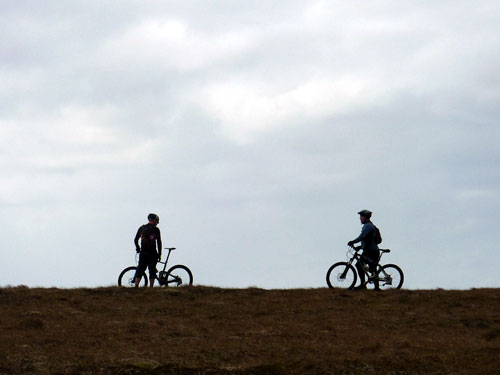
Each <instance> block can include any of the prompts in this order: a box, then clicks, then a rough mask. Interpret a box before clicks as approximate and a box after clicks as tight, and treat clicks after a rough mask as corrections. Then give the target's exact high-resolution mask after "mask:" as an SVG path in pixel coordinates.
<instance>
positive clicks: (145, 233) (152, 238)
mask: <svg viewBox="0 0 500 375" xmlns="http://www.w3.org/2000/svg"><path fill="white" fill-rule="evenodd" d="M148 221H149V222H148V223H147V224H144V225H141V227H140V228H139V229H138V230H137V234H136V235H135V238H134V244H135V250H136V251H137V252H138V253H140V256H139V265H138V266H137V271H136V272H135V276H134V281H135V286H136V287H138V286H139V283H140V282H141V278H142V274H143V273H144V272H145V271H146V268H149V286H150V287H153V285H154V283H155V278H156V263H157V262H158V261H159V260H160V259H161V249H162V247H161V233H160V229H159V228H158V227H157V225H158V223H159V222H160V218H159V217H158V215H156V214H149V215H148ZM139 239H141V246H139ZM157 245H158V248H157Z"/></svg>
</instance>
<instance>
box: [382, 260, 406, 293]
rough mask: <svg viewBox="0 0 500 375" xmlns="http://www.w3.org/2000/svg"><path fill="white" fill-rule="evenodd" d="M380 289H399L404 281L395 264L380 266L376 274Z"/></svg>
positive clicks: (400, 271) (401, 272)
mask: <svg viewBox="0 0 500 375" xmlns="http://www.w3.org/2000/svg"><path fill="white" fill-rule="evenodd" d="M377 277H378V279H379V287H380V289H400V288H401V287H402V286H403V282H404V280H405V277H404V274H403V271H402V270H401V268H399V267H398V266H396V265H395V264H386V265H385V266H382V267H381V268H380V270H379V271H378V273H377Z"/></svg>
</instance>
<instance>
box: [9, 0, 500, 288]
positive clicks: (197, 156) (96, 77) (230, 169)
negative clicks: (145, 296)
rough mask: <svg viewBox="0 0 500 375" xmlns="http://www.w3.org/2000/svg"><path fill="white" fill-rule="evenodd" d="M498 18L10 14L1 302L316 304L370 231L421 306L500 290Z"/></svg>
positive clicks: (103, 4)
mask: <svg viewBox="0 0 500 375" xmlns="http://www.w3.org/2000/svg"><path fill="white" fill-rule="evenodd" d="M499 19H500V3H499V2H498V1H496V0H492V1H488V0H485V1H481V2H474V3H473V2H470V1H457V0H453V1H432V2H430V1H429V2H422V1H399V0H394V1H372V2H366V1H349V2H346V1H289V0H287V1H252V0H246V1H233V0H224V1H223V0H219V1H217V0H214V1H185V0H179V1H152V0H151V1H146V0H136V1H132V0H120V1H102V0H99V1H89V0H85V1H69V0H68V1H43V2H40V1H8V0H2V1H0V82H1V85H0V220H1V226H0V235H1V236H0V254H1V264H2V265H3V275H2V276H3V277H2V281H0V285H2V286H6V285H20V284H24V285H28V286H48V287H49V286H56V287H75V286H107V285H114V284H116V280H117V277H118V274H119V273H120V271H121V269H123V268H124V267H126V266H128V265H132V264H134V262H135V257H134V254H135V251H134V245H133V242H132V240H133V237H134V235H135V232H136V230H137V228H138V227H139V226H140V225H141V224H144V223H145V222H146V216H147V214H148V213H149V212H156V213H157V214H158V215H159V216H160V218H161V221H160V229H161V230H162V234H163V236H164V245H165V246H175V247H177V248H178V250H176V252H175V253H174V254H173V256H172V262H173V264H175V263H183V264H186V265H188V266H189V267H190V268H191V270H192V271H193V273H194V276H195V283H197V284H203V285H215V286H223V287H248V286H257V287H264V288H292V287H325V286H326V282H325V274H326V271H327V269H328V267H329V266H330V265H331V264H332V263H334V262H336V261H340V260H345V252H346V243H347V241H349V240H351V239H353V238H354V237H356V236H357V235H358V234H359V231H360V229H361V226H360V223H359V218H358V216H357V215H356V212H357V211H359V210H360V209H364V208H367V209H370V210H372V211H374V216H373V221H374V222H375V224H376V225H377V226H378V227H379V228H380V229H381V232H382V236H383V239H384V242H383V245H384V247H386V248H391V249H392V250H393V251H392V253H391V254H389V255H387V256H385V258H384V259H383V263H397V264H399V265H400V266H401V267H402V268H403V269H404V271H405V276H406V283H405V286H406V287H408V288H415V289H416V288H473V287H499V286H500V273H499V272H498V267H499V264H500V249H499V243H500V231H499V230H498V226H497V224H496V216H497V213H498V212H499V211H500V169H499V167H498V165H499V162H500V153H499V151H498V150H499V146H498V143H499V142H500V126H499V121H498V120H499V118H500V70H499V66H500V27H499V23H498V20H499Z"/></svg>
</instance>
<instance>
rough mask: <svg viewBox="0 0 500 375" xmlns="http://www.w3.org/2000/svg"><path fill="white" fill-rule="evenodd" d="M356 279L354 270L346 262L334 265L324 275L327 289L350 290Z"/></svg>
mask: <svg viewBox="0 0 500 375" xmlns="http://www.w3.org/2000/svg"><path fill="white" fill-rule="evenodd" d="M357 278H358V276H357V274H356V270H355V269H354V267H353V266H352V264H349V263H347V262H338V263H335V264H334V265H333V266H331V267H330V268H329V269H328V272H327V273H326V283H327V284H328V287H329V288H347V289H352V288H353V287H354V284H356V280H357Z"/></svg>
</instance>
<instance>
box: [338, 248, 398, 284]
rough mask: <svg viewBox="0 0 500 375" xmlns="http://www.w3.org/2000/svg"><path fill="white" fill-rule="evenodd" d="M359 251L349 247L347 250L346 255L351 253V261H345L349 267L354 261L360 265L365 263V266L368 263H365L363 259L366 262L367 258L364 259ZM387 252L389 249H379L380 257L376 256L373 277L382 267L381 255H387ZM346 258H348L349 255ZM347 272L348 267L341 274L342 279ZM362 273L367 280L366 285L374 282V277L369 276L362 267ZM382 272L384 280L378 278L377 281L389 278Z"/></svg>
mask: <svg viewBox="0 0 500 375" xmlns="http://www.w3.org/2000/svg"><path fill="white" fill-rule="evenodd" d="M360 250H361V247H349V249H348V250H347V254H350V253H351V252H352V256H351V259H349V260H348V261H347V263H348V264H349V265H352V263H353V262H354V260H357V261H358V262H362V263H365V264H368V263H369V262H368V261H365V259H366V260H368V258H367V257H365V256H364V255H362V254H359V251H360ZM389 251H390V250H389V249H380V255H379V256H378V259H377V267H376V269H375V272H374V275H377V274H378V273H379V272H380V269H381V268H382V266H381V265H380V260H381V259H382V255H383V254H384V253H388V252H389ZM347 257H348V258H349V255H348V256H347ZM356 269H357V268H356ZM347 271H348V267H346V269H345V271H344V272H343V273H342V277H345V276H346V274H347ZM358 272H359V271H358ZM363 272H364V273H365V275H366V276H367V280H368V281H367V283H369V282H373V281H374V280H375V276H372V275H370V274H369V273H368V272H369V271H367V270H366V269H365V268H364V267H363ZM382 272H383V273H384V278H380V277H378V280H384V279H387V278H388V277H390V276H389V275H387V273H385V271H384V270H382Z"/></svg>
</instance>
